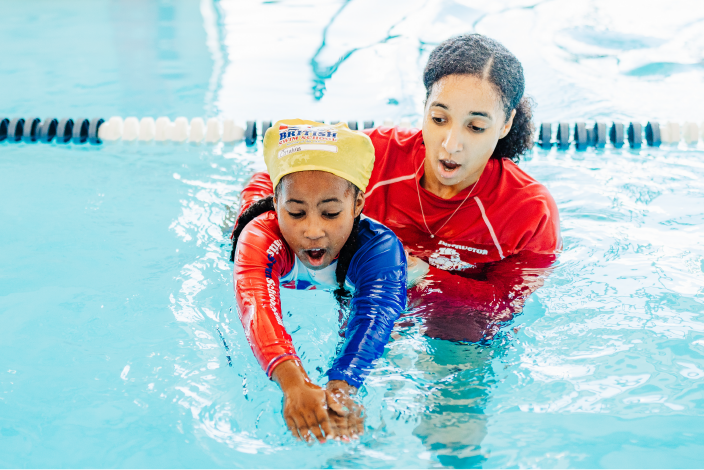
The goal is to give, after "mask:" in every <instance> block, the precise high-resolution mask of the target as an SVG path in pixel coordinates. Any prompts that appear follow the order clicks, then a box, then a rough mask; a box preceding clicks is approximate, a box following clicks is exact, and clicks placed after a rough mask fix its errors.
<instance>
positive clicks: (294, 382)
mask: <svg viewBox="0 0 704 470" xmlns="http://www.w3.org/2000/svg"><path fill="white" fill-rule="evenodd" d="M293 257H294V254H293V252H291V249H290V248H289V247H288V245H286V243H285V241H284V239H283V237H282V236H281V232H280V231H279V228H278V222H277V220H276V215H275V214H274V213H273V212H268V213H266V214H262V215H260V216H259V217H257V218H255V219H254V220H252V221H251V222H250V223H249V224H247V226H246V227H245V229H244V230H243V231H242V233H241V234H240V237H239V240H238V243H237V251H236V252H235V268H234V274H233V276H234V286H235V297H236V299H237V307H238V313H239V316H240V320H241V321H242V326H244V331H245V335H246V337H247V341H248V342H249V344H250V346H251V347H252V351H253V352H254V356H255V357H256V358H257V360H258V361H259V364H260V365H261V366H262V368H263V369H264V370H265V371H266V373H267V375H268V376H269V377H271V378H272V379H273V380H274V381H276V383H277V384H279V386H280V387H281V390H282V392H283V393H284V410H283V414H284V419H285V420H286V424H287V426H288V427H289V429H290V430H291V432H292V433H293V435H294V436H295V437H297V438H298V437H300V438H302V439H305V440H309V439H311V434H312V435H313V436H315V437H316V438H317V439H318V440H319V441H320V442H325V441H326V438H331V437H333V436H334V434H333V430H332V424H331V422H330V419H329V416H328V412H327V409H326V408H327V405H326V403H328V402H329V401H330V400H331V399H332V398H331V397H330V396H329V395H330V392H327V391H325V390H323V389H321V388H320V387H318V386H317V385H315V384H313V383H312V382H311V381H310V379H309V378H308V375H307V374H306V372H305V370H304V369H303V366H302V365H301V361H300V359H299V358H298V356H297V355H296V350H295V348H294V347H293V343H292V341H291V336H290V335H289V334H288V332H287V331H286V328H285V327H284V324H283V321H282V318H281V297H280V291H279V282H280V279H281V276H282V275H283V274H286V273H288V272H289V271H290V270H291V268H292V267H293V262H294V258H293ZM321 430H322V431H321ZM323 432H324V433H325V434H324V435H323ZM340 434H342V435H341V437H342V438H343V439H344V438H346V437H347V436H346V435H344V434H343V433H340Z"/></svg>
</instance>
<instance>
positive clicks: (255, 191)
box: [237, 171, 274, 217]
mask: <svg viewBox="0 0 704 470" xmlns="http://www.w3.org/2000/svg"><path fill="white" fill-rule="evenodd" d="M272 194H274V187H273V186H272V184H271V178H269V173H266V172H264V171H260V172H258V173H255V174H253V175H252V178H250V180H249V183H247V186H245V187H244V189H243V190H242V192H241V193H240V210H239V212H238V213H237V217H239V216H240V214H242V212H244V211H245V210H247V208H248V207H249V206H251V205H252V204H254V203H255V202H257V201H258V200H260V199H264V198H265V197H267V196H270V195H272Z"/></svg>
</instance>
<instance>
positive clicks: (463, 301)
mask: <svg viewBox="0 0 704 470" xmlns="http://www.w3.org/2000/svg"><path fill="white" fill-rule="evenodd" d="M423 81H424V84H425V88H426V101H425V108H424V116H423V126H422V130H418V129H400V128H389V127H380V128H376V129H370V130H368V131H365V132H367V134H368V135H369V137H370V138H371V139H372V142H373V144H374V148H375V153H376V161H375V164H374V170H373V172H372V176H371V179H370V182H369V186H368V188H369V189H368V190H367V192H366V200H367V202H366V205H365V208H364V214H365V215H367V216H369V217H371V218H373V219H375V220H377V221H379V222H381V223H383V224H385V225H386V226H388V227H389V228H391V229H392V230H393V231H394V232H395V233H396V234H397V235H398V236H399V238H400V239H401V240H402V242H403V244H404V246H405V248H406V250H407V251H408V253H409V255H411V258H409V259H410V260H414V258H419V259H420V260H422V261H423V262H426V263H428V264H429V265H430V268H429V273H428V275H427V276H426V279H427V281H428V282H422V283H421V284H420V285H419V286H417V287H416V288H414V289H412V291H411V298H412V299H413V298H414V297H415V299H416V300H417V301H420V302H422V301H423V300H425V301H426V302H425V303H428V302H429V301H431V300H432V302H441V303H442V304H443V305H445V306H446V307H447V308H448V309H449V310H452V309H455V310H457V309H460V310H462V309H464V310H465V311H466V310H467V308H469V309H471V310H474V311H480V312H486V313H489V314H491V315H492V316H493V318H499V319H507V318H510V316H511V315H512V314H513V313H515V312H517V311H519V310H520V309H521V308H522V306H523V304H524V302H525V299H526V298H527V296H528V295H529V294H530V293H531V292H533V291H534V290H535V289H536V288H538V287H539V286H540V285H541V284H542V279H543V277H544V273H545V271H544V270H545V268H548V267H549V266H550V265H551V264H552V263H553V262H554V260H555V255H556V253H557V252H558V251H559V250H560V249H561V248H562V239H561V236H560V224H559V215H558V211H557V206H556V204H555V201H554V200H553V198H552V196H551V195H550V193H549V192H548V190H547V189H546V188H545V186H543V185H542V184H540V183H539V182H537V181H536V180H535V179H534V178H532V177H531V176H530V175H528V174H527V173H526V172H524V171H523V170H521V169H520V168H519V167H518V166H517V165H516V163H518V161H519V159H520V156H521V154H523V153H524V152H526V151H527V150H529V149H530V148H531V147H532V145H533V125H532V122H531V114H532V112H531V103H530V100H529V99H527V98H526V97H524V96H523V92H524V88H525V79H524V76H523V67H522V66H521V63H520V62H519V61H518V59H517V58H516V57H515V56H514V55H513V54H512V53H511V52H509V51H508V50H507V49H506V48H505V47H504V46H503V45H501V44H500V43H498V42H497V41H495V40H493V39H490V38H487V37H485V36H482V35H479V34H469V35H463V36H459V37H455V38H452V39H448V40H446V41H444V42H443V43H441V44H440V45H439V46H438V47H437V48H436V49H435V50H434V51H433V52H432V53H431V54H430V58H429V60H428V63H427V65H426V67H425V71H424V75H423ZM410 269H411V266H410V264H409V270H410ZM439 291H442V293H440V292H439ZM474 339H477V338H474Z"/></svg>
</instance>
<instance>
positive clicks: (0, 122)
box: [0, 118, 10, 142]
mask: <svg viewBox="0 0 704 470" xmlns="http://www.w3.org/2000/svg"><path fill="white" fill-rule="evenodd" d="M9 124H10V120H9V119H8V118H0V142H2V141H3V140H5V139H7V126H8V125H9Z"/></svg>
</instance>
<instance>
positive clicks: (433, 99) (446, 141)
mask: <svg viewBox="0 0 704 470" xmlns="http://www.w3.org/2000/svg"><path fill="white" fill-rule="evenodd" d="M514 114H515V111H514V112H512V114H511V116H510V119H509V120H508V122H506V116H505V114H504V111H503V103H502V101H501V97H500V95H499V93H498V92H497V90H496V88H495V87H494V85H493V84H491V83H490V82H489V81H487V80H483V79H482V78H479V77H475V76H472V75H448V76H446V77H443V78H442V79H440V80H438V81H437V82H436V83H435V84H434V85H433V87H432V89H431V93H430V96H428V101H427V103H426V106H425V116H424V119H423V141H424V142H425V147H426V153H425V156H426V159H425V177H424V181H423V187H425V188H426V189H428V190H430V191H432V192H434V193H436V194H438V195H439V196H441V197H446V198H450V197H452V196H454V195H455V194H457V193H458V192H460V191H461V190H463V189H464V188H466V187H468V186H469V185H471V184H474V182H475V181H477V179H478V178H479V176H480V175H481V174H482V171H483V170H484V167H485V166H486V164H487V162H488V161H489V158H491V154H492V153H493V152H494V148H495V147H496V144H497V142H498V141H499V139H501V138H503V137H505V136H506V134H508V132H509V130H511V124H512V123H513V116H514Z"/></svg>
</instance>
